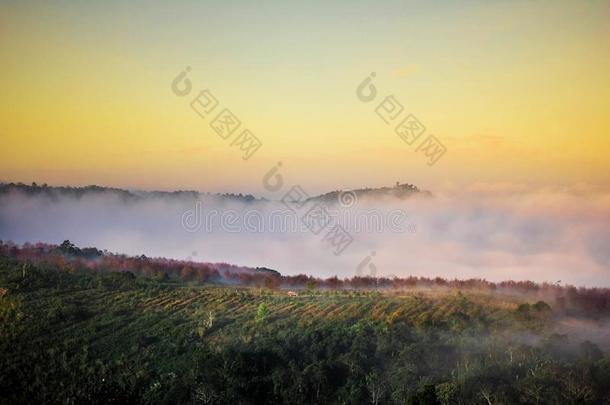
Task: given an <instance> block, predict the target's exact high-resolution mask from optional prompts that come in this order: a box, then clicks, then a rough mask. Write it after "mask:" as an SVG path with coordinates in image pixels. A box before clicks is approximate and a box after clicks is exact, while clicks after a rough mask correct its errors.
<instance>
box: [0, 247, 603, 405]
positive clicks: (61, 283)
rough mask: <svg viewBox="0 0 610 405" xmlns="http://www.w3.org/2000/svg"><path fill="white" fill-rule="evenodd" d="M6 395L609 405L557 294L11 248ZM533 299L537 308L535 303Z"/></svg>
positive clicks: (1, 277)
mask: <svg viewBox="0 0 610 405" xmlns="http://www.w3.org/2000/svg"><path fill="white" fill-rule="evenodd" d="M0 287H3V288H4V289H6V291H5V293H4V296H3V297H2V298H0V322H1V323H0V325H1V326H0V338H1V339H0V350H1V354H2V355H1V359H2V360H1V362H2V363H1V364H0V367H1V368H0V370H1V371H0V390H1V392H2V395H1V396H0V401H1V402H2V403H65V404H71V403H74V404H82V403H122V404H123V403H134V402H135V403H201V404H216V403H230V404H250V403H252V404H254V403H270V404H273V403H277V404H279V403H293V404H296V403H345V404H347V403H350V404H366V403H368V404H458V403H463V404H472V403H475V404H477V403H480V404H513V403H528V404H530V403H534V404H535V403H566V404H577V403H583V404H584V403H591V404H598V403H609V401H608V399H609V398H610V396H609V394H610V384H609V383H610V357H608V355H607V354H605V353H604V352H603V351H602V349H600V348H599V347H598V346H596V345H595V344H593V343H591V342H588V341H584V340H579V338H577V337H572V336H565V335H559V334H556V333H555V331H556V326H557V324H558V320H559V317H560V315H559V314H558V313H557V311H555V309H553V307H552V306H549V305H547V304H546V303H544V302H538V303H536V301H532V302H530V303H529V304H528V305H523V304H524V299H523V298H516V297H515V296H514V295H510V294H499V293H494V294H492V293H488V292H480V291H474V290H472V291H466V290H464V291H457V290H454V289H425V290H424V289H410V290H402V291H372V290H369V291H354V290H341V291H329V290H324V291H322V290H315V289H314V290H310V291H301V292H300V294H299V296H297V297H290V296H288V295H287V294H286V291H284V290H279V289H275V290H271V289H265V288H260V287H258V288H255V287H249V288H246V287H239V286H229V285H225V286H219V285H189V284H186V283H183V282H180V281H175V282H168V281H160V280H154V279H150V278H145V277H143V276H134V275H132V274H130V273H104V272H99V271H90V270H78V271H73V272H69V271H65V270H62V269H60V268H57V267H56V266H54V265H53V264H49V263H42V264H41V263H39V264H36V265H33V264H27V265H25V268H24V263H23V262H21V261H18V260H16V259H13V258H0ZM530 304H531V305H530Z"/></svg>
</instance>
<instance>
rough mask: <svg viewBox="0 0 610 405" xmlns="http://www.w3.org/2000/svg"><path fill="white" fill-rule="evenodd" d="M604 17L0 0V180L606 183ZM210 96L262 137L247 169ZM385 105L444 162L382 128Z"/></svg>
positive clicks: (233, 185) (209, 185)
mask: <svg viewBox="0 0 610 405" xmlns="http://www.w3.org/2000/svg"><path fill="white" fill-rule="evenodd" d="M608 21H610V3H608V2H603V1H592V2H557V1H553V2H550V1H549V2H536V3H530V2H519V3H516V2H495V3H493V4H488V3H484V2H465V3H461V5H460V6H459V7H458V6H457V4H454V3H452V2H447V3H443V2H435V3H434V4H432V5H431V4H426V3H424V2H421V3H420V2H407V3H404V2H400V3H399V2H387V3H385V4H384V5H380V4H378V3H375V2H344V3H334V4H332V5H328V4H325V3H324V2H310V3H308V4H299V5H297V4H287V3H284V2H263V3H260V4H257V5H253V4H251V3H250V2H243V3H240V4H234V5H231V6H230V7H229V6H228V5H226V4H223V2H181V3H177V4H174V3H172V4H166V3H161V2H159V3H151V4H149V5H147V6H146V7H145V8H144V7H142V5H124V4H121V3H119V2H104V4H88V3H81V4H73V3H71V2H70V3H62V4H59V5H54V6H51V5H49V4H47V3H43V2H40V3H37V2H10V3H3V4H1V5H0V60H1V61H2V63H1V64H0V72H1V75H0V84H1V88H2V92H0V139H1V141H2V148H1V150H2V152H1V155H0V156H1V159H0V181H23V182H31V181H37V182H39V183H42V182H47V183H49V184H71V185H83V184H100V185H109V186H118V187H129V188H143V189H180V188H188V189H200V190H208V191H245V192H253V193H257V194H264V189H263V187H262V184H261V178H262V176H263V175H264V174H265V173H266V172H267V171H268V170H269V168H271V167H272V166H273V165H275V164H276V163H277V162H278V161H281V162H282V163H283V166H282V170H283V174H284V176H285V178H286V179H288V181H289V182H290V183H294V184H296V183H298V184H301V185H303V186H305V187H306V188H307V189H308V190H311V191H312V192H316V191H324V190H327V189H337V188H349V187H359V186H376V185H384V184H392V183H394V182H395V181H396V180H401V181H409V182H412V183H415V184H418V185H421V186H423V187H425V188H432V189H434V188H438V187H442V186H443V185H447V184H450V185H453V184H466V183H478V182H489V183H494V182H502V183H505V182H517V183H523V182H533V183H539V184H562V183H582V182H586V183H602V184H607V183H608V182H609V181H610V176H609V173H610V170H609V168H610V167H609V166H610V163H609V159H607V155H608V153H609V152H610V74H609V73H608V72H610V41H608V39H609V38H610V24H608ZM187 65H188V66H190V67H191V68H192V70H191V72H190V73H189V76H188V77H189V79H190V80H191V82H192V85H193V90H192V93H191V94H189V95H188V96H185V97H178V96H176V95H175V94H174V93H173V92H172V90H171V82H172V80H174V78H175V77H176V76H177V75H178V74H179V73H180V72H181V71H182V70H183V69H184V68H185V66H187ZM371 72H375V73H376V77H375V79H374V82H373V83H374V85H375V87H376V88H377V90H378V95H377V98H376V99H375V100H374V101H373V102H371V103H364V102H362V101H360V100H359V99H358V98H357V97H356V88H357V86H358V85H359V84H360V83H361V82H362V80H363V79H365V78H366V77H367V75H369V74H370V73H371ZM206 88H207V89H210V91H211V92H212V93H213V94H214V96H215V97H216V98H217V99H218V101H219V107H218V109H219V110H220V109H221V108H229V109H230V110H231V111H233V113H234V114H235V115H236V116H237V117H238V118H239V119H240V120H241V122H242V126H241V127H240V129H239V131H241V130H242V129H244V128H248V129H249V130H251V131H252V133H254V134H255V135H256V136H257V137H258V138H259V139H260V141H261V143H262V147H261V149H260V150H258V151H257V152H256V153H255V154H254V155H253V156H252V158H250V159H249V160H247V161H244V160H243V159H242V156H241V154H240V152H239V151H238V150H237V149H236V148H235V147H234V146H231V145H230V144H231V142H232V139H229V140H223V139H221V138H220V137H219V136H218V135H217V134H216V133H215V132H214V131H213V130H212V129H211V128H210V125H209V123H210V120H211V118H210V117H208V118H206V119H202V118H200V117H199V116H198V115H197V114H196V113H195V112H194V111H193V110H192V109H191V107H190V106H189V103H190V102H191V101H192V99H193V98H194V97H195V95H196V94H197V93H198V92H199V90H202V89H206ZM389 95H394V96H395V98H396V100H398V101H399V102H400V103H401V104H402V105H403V106H404V112H403V114H405V115H406V114H408V113H411V114H414V115H415V116H416V117H417V118H418V119H419V120H420V121H421V123H422V124H424V125H425V127H426V133H425V135H424V137H425V136H427V135H429V134H433V135H435V136H436V137H437V138H438V139H439V140H440V141H441V142H442V144H443V145H444V146H445V147H446V149H447V152H446V153H445V154H444V155H443V156H442V157H441V158H440V159H439V160H438V162H437V163H436V164H435V165H433V166H429V165H427V164H426V157H425V156H423V154H422V153H421V152H416V151H415V149H416V145H407V144H406V143H405V142H403V141H402V140H401V139H400V138H399V137H398V136H397V135H396V134H395V133H394V131H393V125H388V124H385V123H384V122H383V121H382V120H381V119H380V118H379V117H378V116H377V115H376V113H375V108H376V107H377V106H378V105H379V102H381V101H382V100H383V98H384V97H386V96H389ZM219 110H215V111H214V114H215V113H216V112H218V111H219ZM401 117H402V116H401ZM212 118H213V117H212ZM422 139H423V138H422Z"/></svg>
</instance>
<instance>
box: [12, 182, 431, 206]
mask: <svg viewBox="0 0 610 405" xmlns="http://www.w3.org/2000/svg"><path fill="white" fill-rule="evenodd" d="M10 193H21V194H23V195H26V196H31V197H34V196H46V197H50V198H54V199H58V198H61V197H70V198H82V197H84V196H99V195H114V196H117V197H119V198H120V199H122V200H125V201H130V200H141V199H146V198H166V199H172V198H173V199H177V198H187V199H192V200H199V199H205V198H216V199H224V200H232V201H241V202H244V203H257V202H265V201H267V200H266V199H265V198H260V197H255V196H253V195H251V194H242V193H209V192H200V191H193V190H178V191H137V190H123V189H120V188H111V187H100V186H96V185H90V186H85V187H70V186H60V187H56V186H48V185H47V184H42V185H39V184H37V183H32V184H23V183H0V196H2V195H8V194H10ZM346 193H348V194H350V195H353V196H355V198H370V199H375V198H377V199H386V198H394V199H400V200H402V199H405V198H409V197H412V196H424V197H430V196H432V194H431V193H430V192H429V191H424V190H420V189H419V188H418V187H417V186H415V185H413V184H408V183H404V184H400V183H398V182H397V183H396V185H395V186H393V187H377V188H369V187H367V188H360V189H354V190H335V191H330V192H328V193H324V194H320V195H318V196H312V197H309V198H308V200H310V201H323V202H326V203H335V202H342V195H343V194H346Z"/></svg>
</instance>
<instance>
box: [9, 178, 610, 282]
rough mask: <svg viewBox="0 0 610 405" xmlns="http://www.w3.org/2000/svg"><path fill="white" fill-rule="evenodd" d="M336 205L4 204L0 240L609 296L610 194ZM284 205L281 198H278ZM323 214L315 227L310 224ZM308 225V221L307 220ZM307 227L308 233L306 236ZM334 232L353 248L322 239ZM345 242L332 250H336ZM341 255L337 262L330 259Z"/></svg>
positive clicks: (218, 201) (515, 189)
mask: <svg viewBox="0 0 610 405" xmlns="http://www.w3.org/2000/svg"><path fill="white" fill-rule="evenodd" d="M344 197H345V198H344V199H343V200H341V201H340V202H339V201H338V202H336V203H335V202H330V203H329V206H328V211H327V213H326V214H324V213H322V214H321V213H320V212H319V211H316V210H315V209H314V211H313V212H310V214H312V213H313V214H314V215H308V214H307V213H308V211H309V209H310V208H312V207H313V206H314V205H315V202H308V203H307V204H305V205H304V206H302V207H299V204H289V207H287V206H286V205H285V204H283V203H282V202H280V201H267V202H261V201H259V202H254V203H247V202H245V201H240V200H229V199H226V198H213V197H201V200H199V204H198V203H197V200H195V199H194V198H191V197H188V196H186V195H185V196H182V197H167V196H166V197H161V196H155V195H152V194H148V195H146V196H145V197H143V198H140V199H133V200H129V199H128V200H124V199H121V198H120V197H119V196H117V195H116V194H113V193H111V192H108V193H102V194H85V195H84V196H83V197H82V198H75V197H65V196H64V197H61V198H56V199H54V198H50V197H48V196H47V197H45V196H35V197H33V196H27V195H25V194H22V193H17V192H11V193H9V194H4V195H1V196H0V239H3V240H12V241H14V242H16V243H24V242H38V241H41V242H48V243H61V242H62V241H63V240H64V239H69V240H71V241H72V242H74V243H75V244H76V245H78V246H81V247H85V246H95V247H98V248H100V249H107V250H109V251H113V252H120V253H127V254H133V255H136V254H145V255H147V256H164V257H171V258H176V259H187V258H191V259H193V260H195V261H207V262H229V263H234V264H239V265H246V266H253V267H256V266H266V267H269V268H273V269H276V270H279V271H280V272H282V273H283V274H298V273H307V274H312V275H316V276H319V277H328V276H333V275H337V276H339V277H352V276H354V275H356V274H358V273H359V274H362V275H375V274H376V275H377V276H381V275H385V276H388V275H397V276H407V275H418V276H427V277H434V276H441V277H447V278H454V277H455V278H472V277H477V278H486V279H488V280H492V281H500V280H506V279H513V280H523V279H529V280H533V281H540V282H541V281H549V282H557V281H559V280H561V281H562V283H570V284H574V285H577V286H581V285H586V286H606V287H607V286H610V228H609V225H610V193H608V192H607V191H605V190H600V189H596V188H593V187H585V186H580V187H573V188H569V189H544V190H533V189H529V188H526V187H520V186H501V185H500V186H498V185H477V186H472V187H470V188H468V189H461V190H459V191H455V190H454V191H452V192H445V193H436V195H435V196H434V197H431V198H424V197H418V198H409V199H406V200H398V199H388V198H384V199H380V198H374V199H371V198H364V197H362V198H356V199H355V200H354V199H353V197H354V196H353V195H345V196H344ZM279 198H281V196H278V199H279ZM315 214H317V216H316V215H315ZM303 219H305V221H303ZM305 222H307V223H308V224H309V225H310V226H311V228H312V230H310V229H308V227H307V226H306V225H305ZM335 224H339V225H341V226H342V227H343V228H344V229H345V230H347V231H348V233H349V236H345V238H346V239H343V242H344V243H345V242H346V241H349V240H350V239H349V238H353V241H352V242H351V243H350V244H349V245H347V246H346V247H345V246H344V245H343V244H341V243H339V244H338V245H335V246H332V245H331V243H329V239H328V238H326V240H324V238H325V235H326V234H327V233H328V231H329V230H331V229H333V226H334V225H335ZM340 240H341V239H340V238H338V239H335V241H336V242H337V241H340ZM342 247H344V248H345V250H343V251H342V252H341V253H340V254H339V255H335V254H334V251H337V250H340V249H341V248H342Z"/></svg>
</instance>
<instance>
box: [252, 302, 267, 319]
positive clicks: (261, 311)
mask: <svg viewBox="0 0 610 405" xmlns="http://www.w3.org/2000/svg"><path fill="white" fill-rule="evenodd" d="M268 316H269V310H268V309H267V304H265V303H264V302H261V303H260V305H259V306H258V309H257V310H256V317H255V318H254V320H255V321H256V323H263V322H265V320H266V319H267V317H268Z"/></svg>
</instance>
